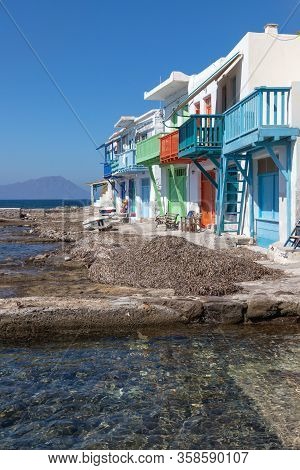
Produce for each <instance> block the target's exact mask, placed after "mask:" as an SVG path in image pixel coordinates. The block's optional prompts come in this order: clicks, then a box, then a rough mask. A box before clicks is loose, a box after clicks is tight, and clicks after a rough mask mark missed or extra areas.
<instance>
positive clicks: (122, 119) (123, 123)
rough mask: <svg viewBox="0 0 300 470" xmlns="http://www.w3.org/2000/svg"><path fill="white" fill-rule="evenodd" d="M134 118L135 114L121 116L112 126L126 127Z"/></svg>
mask: <svg viewBox="0 0 300 470" xmlns="http://www.w3.org/2000/svg"><path fill="white" fill-rule="evenodd" d="M135 119H136V118H135V116H121V117H120V119H119V120H118V122H116V124H115V126H114V127H115V128H120V127H121V128H122V129H123V128H124V127H128V126H130V125H131V124H133V123H134V121H135Z"/></svg>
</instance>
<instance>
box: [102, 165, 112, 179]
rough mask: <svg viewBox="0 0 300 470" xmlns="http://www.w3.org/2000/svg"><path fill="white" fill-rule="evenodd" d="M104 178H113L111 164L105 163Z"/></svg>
mask: <svg viewBox="0 0 300 470" xmlns="http://www.w3.org/2000/svg"><path fill="white" fill-rule="evenodd" d="M103 176H104V178H110V177H111V162H105V163H104V174H103Z"/></svg>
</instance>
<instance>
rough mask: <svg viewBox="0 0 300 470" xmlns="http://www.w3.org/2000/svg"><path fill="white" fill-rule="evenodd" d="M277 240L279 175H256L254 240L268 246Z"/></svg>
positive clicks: (260, 244) (265, 246)
mask: <svg viewBox="0 0 300 470" xmlns="http://www.w3.org/2000/svg"><path fill="white" fill-rule="evenodd" d="M278 240H279V175H278V172H276V173H265V174H260V175H258V218H257V219H256V241H257V244H258V245H259V246H262V247H264V248H268V247H269V245H271V244H272V243H274V242H276V241H278Z"/></svg>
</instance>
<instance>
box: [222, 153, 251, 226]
mask: <svg viewBox="0 0 300 470" xmlns="http://www.w3.org/2000/svg"><path fill="white" fill-rule="evenodd" d="M248 176H249V158H247V157H242V156H237V157H234V158H232V157H230V158H229V157H222V159H221V167H220V172H219V178H220V180H219V188H220V191H219V198H218V206H219V207H218V228H217V233H218V235H220V234H221V233H224V232H225V233H226V232H227V233H228V232H232V233H236V234H237V235H241V233H242V230H243V222H244V211H245V199H246V192H247V185H248V181H249V180H248Z"/></svg>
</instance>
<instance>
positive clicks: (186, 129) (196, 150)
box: [178, 114, 224, 157]
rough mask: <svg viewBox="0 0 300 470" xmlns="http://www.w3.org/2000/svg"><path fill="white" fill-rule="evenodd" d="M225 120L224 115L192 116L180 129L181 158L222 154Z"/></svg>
mask: <svg viewBox="0 0 300 470" xmlns="http://www.w3.org/2000/svg"><path fill="white" fill-rule="evenodd" d="M223 119H224V118H223V115H222V114H193V115H191V117H190V119H188V120H187V121H186V122H185V123H184V124H182V126H180V128H179V151H178V155H179V157H186V156H197V155H204V154H205V153H220V152H221V149H222V145H223Z"/></svg>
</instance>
